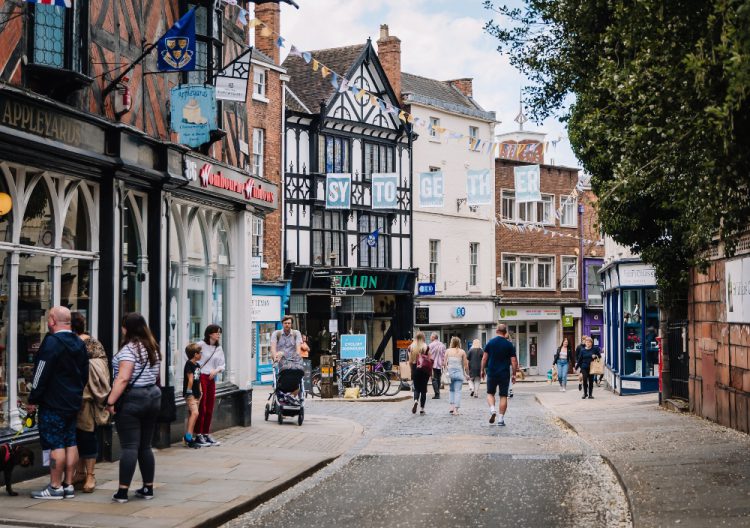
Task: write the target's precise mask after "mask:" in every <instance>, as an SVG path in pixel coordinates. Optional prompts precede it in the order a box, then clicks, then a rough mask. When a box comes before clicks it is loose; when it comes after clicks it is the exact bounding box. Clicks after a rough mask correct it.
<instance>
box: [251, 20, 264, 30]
mask: <svg viewBox="0 0 750 528" xmlns="http://www.w3.org/2000/svg"><path fill="white" fill-rule="evenodd" d="M262 23H263V22H261V21H260V19H259V18H254V19H252V20H251V21H250V24H249V26H250V27H251V28H254V27H256V26H260V25H261V24H262Z"/></svg>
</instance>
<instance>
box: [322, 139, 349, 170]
mask: <svg viewBox="0 0 750 528" xmlns="http://www.w3.org/2000/svg"><path fill="white" fill-rule="evenodd" d="M350 149H351V147H350V144H349V140H348V139H346V138H339V137H331V136H322V135H321V136H320V137H319V138H318V172H320V173H323V174H328V173H335V172H344V173H347V172H350V170H351V169H350V166H349V160H350V155H349V154H350Z"/></svg>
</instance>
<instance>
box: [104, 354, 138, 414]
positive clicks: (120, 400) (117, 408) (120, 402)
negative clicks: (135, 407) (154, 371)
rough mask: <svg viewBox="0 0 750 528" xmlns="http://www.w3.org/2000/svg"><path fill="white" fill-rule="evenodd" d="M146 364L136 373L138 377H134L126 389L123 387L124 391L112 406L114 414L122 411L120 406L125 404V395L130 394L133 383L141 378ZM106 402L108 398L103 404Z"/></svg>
mask: <svg viewBox="0 0 750 528" xmlns="http://www.w3.org/2000/svg"><path fill="white" fill-rule="evenodd" d="M147 364H148V362H146V363H144V364H143V367H141V371H140V372H139V373H138V375H137V376H136V377H135V379H134V380H132V381H131V382H130V383H128V385H127V387H125V389H124V390H123V391H122V394H120V397H119V398H117V401H116V402H115V404H114V405H113V406H112V407H114V409H115V414H120V411H121V410H122V405H123V403H125V395H126V394H127V393H129V392H130V389H132V388H133V385H135V382H136V381H138V378H140V377H141V374H143V371H144V370H146V365H147ZM110 394H112V392H111V391H110ZM107 401H109V396H107V399H106V400H105V402H107Z"/></svg>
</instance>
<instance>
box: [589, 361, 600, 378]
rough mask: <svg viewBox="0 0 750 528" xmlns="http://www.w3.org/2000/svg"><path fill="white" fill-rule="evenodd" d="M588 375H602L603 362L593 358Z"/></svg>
mask: <svg viewBox="0 0 750 528" xmlns="http://www.w3.org/2000/svg"><path fill="white" fill-rule="evenodd" d="M589 374H591V375H592V376H600V375H602V374H604V361H602V359H601V358H594V359H592V360H591V366H590V367H589Z"/></svg>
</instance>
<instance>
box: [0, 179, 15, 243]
mask: <svg viewBox="0 0 750 528" xmlns="http://www.w3.org/2000/svg"><path fill="white" fill-rule="evenodd" d="M3 168H4V167H0V169H3ZM4 172H5V171H3V172H0V193H4V194H7V195H8V196H7V197H5V198H4V199H5V200H8V199H10V190H9V189H8V182H6V181H5V176H4V174H3V173H4ZM12 207H18V204H17V203H13V204H12ZM12 237H13V211H12V210H11V211H8V212H7V213H6V214H4V215H3V216H0V242H11V241H12Z"/></svg>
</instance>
